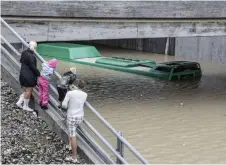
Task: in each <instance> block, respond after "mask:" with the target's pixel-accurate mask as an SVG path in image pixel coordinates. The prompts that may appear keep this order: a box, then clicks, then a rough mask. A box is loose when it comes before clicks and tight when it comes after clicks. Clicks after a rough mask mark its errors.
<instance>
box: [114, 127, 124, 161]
mask: <svg viewBox="0 0 226 165" xmlns="http://www.w3.org/2000/svg"><path fill="white" fill-rule="evenodd" d="M117 132H118V134H119V136H122V133H121V132H120V131H117ZM116 151H117V152H118V153H119V154H120V155H121V156H122V157H124V145H123V142H122V141H121V140H120V139H119V138H117V149H116ZM117 164H123V163H122V161H120V160H119V159H118V158H117Z"/></svg>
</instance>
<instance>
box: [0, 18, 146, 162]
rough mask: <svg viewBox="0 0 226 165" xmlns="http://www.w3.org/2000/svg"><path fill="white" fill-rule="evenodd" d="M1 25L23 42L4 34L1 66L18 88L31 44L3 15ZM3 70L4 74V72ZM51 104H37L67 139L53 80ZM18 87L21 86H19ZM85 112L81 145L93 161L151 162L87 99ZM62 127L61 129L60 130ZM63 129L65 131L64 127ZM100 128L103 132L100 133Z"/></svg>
mask: <svg viewBox="0 0 226 165" xmlns="http://www.w3.org/2000/svg"><path fill="white" fill-rule="evenodd" d="M1 26H2V27H3V26H5V28H6V29H7V30H8V31H9V32H11V34H12V35H10V37H14V38H16V39H17V40H18V42H17V43H20V44H21V49H20V50H18V48H16V47H15V45H13V44H12V43H9V42H8V39H6V38H5V37H4V34H1V40H2V44H1V52H2V57H1V60H2V62H1V67H2V72H4V74H5V76H3V77H5V78H6V79H7V77H12V78H8V80H11V79H13V80H12V81H11V82H9V83H10V84H11V85H12V86H14V87H15V88H18V87H19V85H18V74H19V70H20V63H19V59H20V54H21V51H23V50H24V48H27V47H28V44H27V42H25V41H24V39H23V38H22V37H21V36H20V35H19V34H18V33H17V32H16V31H14V29H12V28H11V27H10V26H9V25H8V24H7V23H6V22H5V21H4V20H3V19H2V18H1ZM35 55H36V57H37V59H38V62H39V63H43V62H46V61H45V59H43V58H42V57H41V56H40V55H39V54H38V53H37V52H35ZM4 74H3V75H4ZM55 76H56V77H55V79H59V78H61V76H60V74H59V73H57V72H55ZM50 89H51V91H50V104H49V105H48V106H49V110H47V111H46V112H44V111H42V110H41V109H40V107H39V106H36V108H37V109H38V110H39V112H40V114H42V117H43V118H44V120H46V121H48V119H47V117H46V116H47V115H48V116H49V117H50V118H51V119H52V120H53V123H52V127H53V128H55V131H56V130H57V131H56V132H57V133H58V134H59V135H60V136H61V137H63V140H65V141H67V136H65V135H66V134H65V132H66V133H67V129H66V125H65V121H64V119H65V113H64V112H62V111H61V110H60V109H58V108H57V101H56V100H57V99H56V98H57V95H58V94H57V91H56V88H55V87H54V85H53V84H50ZM17 91H19V90H17ZM34 98H35V100H36V101H37V98H38V89H37V88H35V90H34ZM85 105H86V108H85V110H86V112H85V119H84V122H83V124H82V125H81V126H80V127H79V129H78V140H79V143H78V146H79V148H80V149H81V150H83V152H84V153H85V154H86V155H87V156H88V157H89V158H90V160H91V161H92V162H93V163H104V164H105V163H106V164H116V163H117V164H130V163H133V164H135V163H136V164H140V163H142V164H148V162H147V160H145V159H144V158H143V157H142V156H141V154H140V153H138V152H137V151H136V149H135V148H134V147H133V146H132V145H131V144H130V143H129V142H128V141H127V140H126V139H125V138H124V137H122V134H121V133H120V132H118V131H116V130H115V129H114V128H113V127H112V126H111V125H110V124H109V123H108V122H107V121H106V120H105V119H104V118H103V117H102V116H101V115H100V114H99V112H98V111H97V110H95V109H94V108H93V107H92V106H91V105H90V104H89V103H88V102H86V103H85ZM59 130H61V131H59ZM62 130H63V131H62ZM100 132H101V133H100Z"/></svg>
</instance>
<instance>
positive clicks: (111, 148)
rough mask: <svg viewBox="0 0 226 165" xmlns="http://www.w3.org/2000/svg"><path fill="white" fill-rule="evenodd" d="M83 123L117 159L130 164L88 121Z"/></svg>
mask: <svg viewBox="0 0 226 165" xmlns="http://www.w3.org/2000/svg"><path fill="white" fill-rule="evenodd" d="M83 122H84V124H85V125H86V126H87V127H88V128H89V129H91V131H92V132H93V133H94V134H95V135H96V136H97V137H98V138H99V139H100V140H101V141H102V142H103V143H104V144H105V145H106V146H107V147H108V148H109V149H110V150H111V151H112V152H113V153H114V155H115V156H116V157H117V158H119V159H120V160H121V161H122V162H123V163H124V164H128V162H127V161H126V160H125V159H124V158H123V157H122V156H121V155H120V154H119V153H118V152H117V151H116V150H115V149H114V148H113V147H112V146H111V145H110V144H109V143H108V142H107V141H106V140H105V139H104V138H103V137H102V136H101V134H100V133H99V132H98V131H97V130H96V129H95V128H94V127H93V126H92V125H91V124H90V123H89V122H88V121H87V120H86V119H84V121H83Z"/></svg>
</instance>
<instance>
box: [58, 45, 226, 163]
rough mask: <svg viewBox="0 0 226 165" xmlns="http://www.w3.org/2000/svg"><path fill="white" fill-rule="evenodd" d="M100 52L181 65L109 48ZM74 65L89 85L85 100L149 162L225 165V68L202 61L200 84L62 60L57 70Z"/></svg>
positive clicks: (154, 57) (145, 54) (87, 113)
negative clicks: (165, 79)
mask: <svg viewBox="0 0 226 165" xmlns="http://www.w3.org/2000/svg"><path fill="white" fill-rule="evenodd" d="M100 52H101V53H102V55H104V56H119V55H123V56H131V57H141V58H146V59H154V60H156V61H166V60H181V59H174V57H168V58H166V57H164V56H163V55H156V54H150V53H141V52H136V51H129V50H120V49H111V48H101V49H100ZM73 65H76V67H77V71H78V76H79V78H81V79H83V80H85V81H86V82H87V84H88V85H87V89H86V90H87V92H88V95H89V97H88V101H89V102H90V103H91V104H92V105H93V106H94V107H95V108H96V109H97V110H98V111H99V112H100V113H101V114H102V115H103V116H104V117H105V118H106V119H107V120H108V121H109V122H110V124H111V125H112V126H113V127H115V128H116V129H118V130H120V131H121V132H123V135H124V136H125V137H126V139H127V140H128V141H129V142H130V143H131V144H132V145H133V146H134V147H135V148H136V149H137V150H138V151H139V152H140V153H141V154H142V155H143V156H144V157H145V158H146V159H147V160H148V161H149V163H226V143H225V141H226V66H225V65H214V64H207V63H204V62H202V63H201V67H202V70H203V77H202V78H201V80H189V81H175V82H170V81H164V80H158V79H154V78H150V77H144V76H139V75H134V74H128V73H123V72H118V71H113V70H107V69H101V68H95V67H90V66H85V65H79V64H74V63H68V62H67V63H66V62H62V61H61V62H60V65H59V67H58V71H59V72H61V73H62V72H64V71H66V70H67V69H68V68H70V67H71V66H73ZM86 116H87V118H92V114H91V113H89V112H86Z"/></svg>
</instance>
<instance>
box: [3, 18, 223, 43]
mask: <svg viewBox="0 0 226 165" xmlns="http://www.w3.org/2000/svg"><path fill="white" fill-rule="evenodd" d="M7 22H8V23H9V25H10V26H11V27H12V28H13V29H14V30H16V31H17V32H18V33H19V34H20V35H21V36H22V37H23V38H24V39H25V40H26V41H30V40H36V41H70V40H71V41H74V40H101V39H129V38H165V37H188V36H222V35H226V30H225V29H226V24H224V23H192V22H190V23H189V22H172V23H170V22H169V23H164V22H137V23H136V22H129V21H125V22H120V21H119V22H118V21H116V22H106V21H105V20H104V21H103V20H102V21H100V22H99V21H97V22H93V21H90V22H89V21H87V20H83V21H78V20H75V21H72V20H70V21H65V20H51V19H50V20H49V19H47V20H46V19H45V20H43V19H36V20H33V19H29V20H26V19H25V20H22V19H21V20H15V21H13V20H10V21H9V20H8V21H7ZM1 33H2V34H3V35H4V36H5V37H6V38H7V39H8V41H10V42H18V40H17V39H15V37H14V36H12V33H11V32H8V30H6V29H5V28H4V26H3V27H2V32H1Z"/></svg>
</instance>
